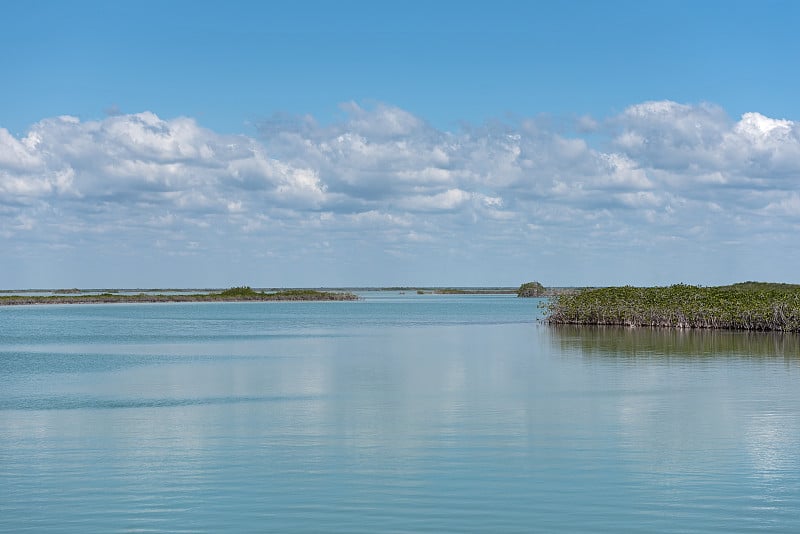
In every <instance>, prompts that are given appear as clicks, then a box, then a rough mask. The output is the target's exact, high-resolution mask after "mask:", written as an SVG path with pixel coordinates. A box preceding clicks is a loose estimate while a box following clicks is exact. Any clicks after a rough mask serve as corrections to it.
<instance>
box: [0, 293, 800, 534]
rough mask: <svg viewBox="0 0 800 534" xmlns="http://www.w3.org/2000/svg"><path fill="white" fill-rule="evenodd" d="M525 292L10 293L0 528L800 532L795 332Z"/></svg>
mask: <svg viewBox="0 0 800 534" xmlns="http://www.w3.org/2000/svg"><path fill="white" fill-rule="evenodd" d="M536 305H537V301H535V300H530V299H516V298H514V297H510V296H433V295H425V296H418V295H410V294H409V295H399V294H380V293H367V294H365V299H364V300H362V301H360V302H352V303H350V302H331V303H246V304H225V303H214V304H174V305H172V304H166V305H165V304H161V305H105V306H101V305H97V306H94V305H84V306H42V307H13V308H0V530H1V531H7V532H24V531H31V532H43V531H46V532H220V531H239V532H264V531H271V532H378V531H380V532H425V531H429V532H469V531H474V532H553V531H562V532H570V531H571V532H625V531H628V532H654V531H660V532H732V531H735V532H747V531H762V530H768V531H775V532H800V356H799V355H798V353H799V352H800V343H799V342H798V338H797V337H795V336H774V335H768V334H758V335H752V334H743V333H724V332H679V331H663V330H628V329H610V328H606V329H598V328H582V329H581V328H551V327H547V326H544V325H539V324H536V323H535V321H534V317H535V316H536V315H537V313H538V311H537V307H536Z"/></svg>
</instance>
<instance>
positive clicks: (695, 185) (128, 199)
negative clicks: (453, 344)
mask: <svg viewBox="0 0 800 534" xmlns="http://www.w3.org/2000/svg"><path fill="white" fill-rule="evenodd" d="M342 111H343V113H344V117H343V118H342V119H341V120H340V121H338V122H335V123H333V124H327V125H322V124H319V123H318V122H317V121H316V120H315V119H314V118H313V117H289V116H285V115H283V116H276V117H273V118H272V119H269V120H267V121H264V122H263V123H262V124H261V126H260V130H259V132H260V135H259V136H258V137H252V136H245V135H223V134H219V133H216V132H214V131H213V130H209V129H207V128H203V127H202V126H200V125H199V124H198V123H197V122H196V121H195V120H194V119H192V118H187V117H178V118H173V119H164V118H161V117H158V116H157V115H155V114H153V113H150V112H143V113H136V114H113V115H110V116H108V117H106V118H104V119H102V120H95V121H81V120H79V119H77V118H75V117H70V116H61V117H53V118H46V119H43V120H41V121H40V122H38V123H36V124H34V125H33V126H32V127H31V128H30V129H29V131H28V132H27V133H26V134H25V135H24V136H23V137H20V138H17V137H15V136H13V135H11V134H10V133H9V132H8V131H7V130H5V129H3V128H0V238H2V239H3V240H5V242H6V247H7V248H8V247H9V246H12V245H16V246H17V247H23V246H28V247H30V246H32V244H36V243H39V244H41V245H42V246H43V247H44V246H47V247H50V249H53V248H55V249H58V248H59V247H69V246H74V245H76V244H78V243H83V244H87V243H88V244H94V245H95V246H97V247H98V250H100V249H102V247H103V246H104V243H107V244H110V243H111V240H112V239H116V240H119V239H124V240H125V241H126V243H127V246H128V247H129V248H130V250H131V251H136V250H140V249H143V248H157V249H164V250H169V249H170V248H172V249H174V250H181V254H188V255H193V254H194V255H197V254H203V253H207V254H212V253H213V254H218V255H219V256H220V257H224V256H225V255H226V254H229V251H230V249H231V248H233V247H237V246H253V245H256V246H262V247H263V248H265V249H269V253H268V252H267V251H264V254H265V256H270V257H274V256H275V255H276V250H277V248H276V247H284V248H283V250H289V249H295V250H296V244H297V243H298V242H303V243H308V242H309V241H312V242H320V243H321V242H325V243H327V245H326V246H325V247H322V248H320V249H318V250H317V252H316V253H320V252H319V251H320V250H324V253H325V254H336V253H337V252H336V250H337V246H338V247H339V248H342V249H346V248H347V246H349V245H347V244H348V243H349V244H351V245H352V244H353V243H359V244H360V245H359V246H364V243H365V242H367V241H369V242H371V243H373V244H377V245H376V246H377V247H380V246H381V245H380V244H381V243H383V244H384V245H386V247H388V248H386V249H385V250H386V252H387V253H389V254H394V255H397V254H399V253H400V252H399V249H398V248H397V246H398V243H406V245H407V246H408V247H410V248H409V249H408V250H405V251H403V255H405V256H413V255H414V250H419V251H420V252H419V253H420V255H424V254H428V255H429V254H432V253H433V252H432V251H435V250H437V249H436V247H437V246H438V247H441V246H444V245H447V246H448V247H451V248H452V247H453V246H456V247H459V248H458V250H459V253H460V254H468V253H467V252H464V251H465V250H470V249H474V250H475V254H479V253H485V252H486V251H487V250H491V251H492V253H495V254H500V255H502V254H506V255H508V256H510V257H511V256H515V255H519V254H520V253H521V252H520V250H519V247H520V246H523V247H529V249H530V250H537V249H538V248H539V247H548V249H549V250H551V251H553V250H567V249H574V250H580V249H581V248H583V249H584V250H589V249H592V250H594V249H597V248H599V247H601V244H603V245H602V246H603V247H606V248H608V249H609V250H615V251H616V252H617V254H623V255H624V254H626V253H633V252H635V250H636V247H645V248H647V247H652V246H653V244H654V243H673V242H676V241H684V242H690V243H692V244H693V245H694V246H695V247H703V246H707V245H709V244H712V243H721V242H726V241H728V242H734V241H736V242H741V236H742V234H743V233H746V234H747V235H748V236H752V237H758V236H769V237H770V239H771V240H773V241H776V240H777V241H779V242H780V240H781V239H783V240H784V242H785V243H787V244H788V242H787V240H790V239H794V238H793V237H791V236H793V235H794V234H793V233H792V232H793V231H796V230H797V224H798V212H800V209H799V208H798V198H800V126H799V125H798V123H796V122H794V121H791V120H788V119H785V118H771V117H766V116H764V115H762V114H760V113H758V112H755V111H754V112H750V113H745V114H744V115H743V116H741V117H739V118H733V117H730V116H729V115H728V114H727V113H726V112H725V111H724V110H723V109H722V108H720V107H718V106H715V105H712V104H705V103H704V104H697V105H692V104H681V103H676V102H670V101H659V102H644V103H640V104H635V105H632V106H630V107H629V108H628V109H626V110H624V111H623V112H622V113H620V114H618V115H616V116H614V117H610V118H593V117H588V116H586V117H581V118H580V121H579V123H580V125H579V126H580V127H579V128H578V133H577V134H574V135H571V136H570V135H566V134H564V133H563V132H561V131H557V130H556V129H554V128H553V127H552V126H551V125H549V124H548V123H547V121H541V120H538V119H535V118H534V119H529V120H523V121H520V122H518V123H504V122H497V121H495V122H489V123H486V124H483V125H463V126H462V127H460V128H459V129H457V130H455V131H444V130H440V129H437V128H435V127H433V126H431V125H430V124H428V123H427V122H426V121H425V120H424V118H421V117H417V116H415V115H413V114H412V113H410V112H408V111H406V110H402V109H399V108H396V107H392V106H389V105H383V104H381V105H376V106H373V107H371V108H365V107H362V106H359V105H358V104H355V103H347V104H345V105H343V106H342ZM582 132H583V133H582ZM585 132H591V137H586V138H584V137H581V136H582V135H584V133H585ZM104 236H105V237H104ZM782 236H783V237H782ZM365 240H366V241H365ZM153 243H158V245H157V246H154V245H153ZM414 247H416V248H414ZM439 250H440V251H441V249H439ZM340 253H342V254H344V253H343V252H340ZM278 255H279V254H278ZM420 257H421V256H420ZM528 257H529V258H532V257H533V256H531V255H529V256H528ZM609 257H610V256H609ZM609 261H611V260H609Z"/></svg>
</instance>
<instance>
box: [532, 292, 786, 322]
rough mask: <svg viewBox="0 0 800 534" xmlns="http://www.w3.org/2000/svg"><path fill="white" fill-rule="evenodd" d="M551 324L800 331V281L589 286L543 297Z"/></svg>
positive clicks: (543, 304)
mask: <svg viewBox="0 0 800 534" xmlns="http://www.w3.org/2000/svg"><path fill="white" fill-rule="evenodd" d="M542 307H543V308H544V310H545V314H546V315H545V318H544V321H545V322H547V323H550V324H573V325H620V326H653V327H676V328H723V329H728V330H756V331H779V332H800V285H797V284H771V283H763V282H742V283H739V284H733V285H728V286H716V287H703V286H692V285H686V284H676V285H671V286H666V287H631V286H624V287H604V288H589V289H582V290H579V291H576V292H574V293H565V294H561V295H557V296H555V297H554V298H552V299H551V300H549V301H547V302H544V303H542Z"/></svg>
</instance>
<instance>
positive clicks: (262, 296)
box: [0, 286, 358, 306]
mask: <svg viewBox="0 0 800 534" xmlns="http://www.w3.org/2000/svg"><path fill="white" fill-rule="evenodd" d="M289 300H315V301H320V300H358V296H356V295H354V294H353V293H345V292H338V291H317V290H314V289H286V290H281V291H273V292H264V291H255V290H253V289H251V288H250V287H248V286H241V287H232V288H230V289H226V290H225V291H219V292H209V293H175V294H147V293H136V294H125V293H123V294H118V293H100V294H81V295H72V294H70V295H67V294H57V295H49V296H33V295H5V296H0V305H7V306H8V305H26V304H110V303H117V302H120V303H136V302H149V303H153V302H251V301H289Z"/></svg>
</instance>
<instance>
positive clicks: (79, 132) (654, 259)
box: [0, 0, 800, 289]
mask: <svg viewBox="0 0 800 534" xmlns="http://www.w3.org/2000/svg"><path fill="white" fill-rule="evenodd" d="M2 11H3V16H2V17H0V50H2V51H3V52H2V54H0V288H7V289H23V288H60V287H80V288H106V287H134V288H135V287H139V288H151V287H228V286H232V285H242V284H247V285H251V286H254V287H352V286H396V285H409V286H414V285H417V286H517V285H519V284H521V283H523V282H527V281H530V280H537V281H540V282H541V283H543V284H544V285H546V286H583V285H623V284H632V285H667V284H672V283H678V282H683V283H691V284H702V285H714V284H724V283H732V282H737V281H744V280H762V281H775V282H800V275H798V274H797V273H798V270H797V267H796V266H797V265H798V264H800V237H798V236H800V99H798V97H797V95H798V94H800V60H799V59H798V58H800V38H798V37H797V32H796V26H797V22H798V21H800V3H797V2H792V1H771V2H770V1H766V2H755V1H753V2H743V1H736V0H728V1H706V2H684V1H663V2H641V1H637V2H628V1H608V2H594V1H563V2H533V1H531V2H522V1H519V2H509V1H492V2H463V1H461V2H449V1H440V2H418V1H405V2H354V1H342V2H302V1H298V2H291V3H290V2H233V1H232V2H224V3H223V2H201V1H192V2H184V1H170V2H150V1H137V2H99V1H98V2H86V1H75V2H51V1H25V2H21V1H20V2H14V1H8V2H4V4H3V9H2Z"/></svg>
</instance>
